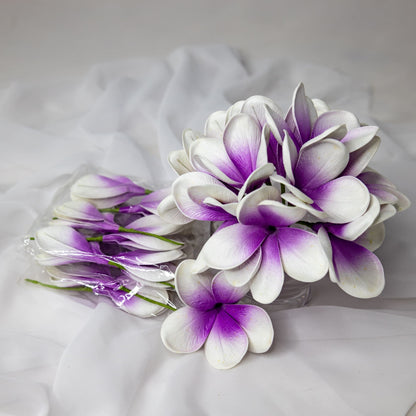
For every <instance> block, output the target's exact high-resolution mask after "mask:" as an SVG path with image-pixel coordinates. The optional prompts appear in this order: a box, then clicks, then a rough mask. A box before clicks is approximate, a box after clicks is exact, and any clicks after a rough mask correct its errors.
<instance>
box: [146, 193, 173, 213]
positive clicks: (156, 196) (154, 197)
mask: <svg viewBox="0 0 416 416" xmlns="http://www.w3.org/2000/svg"><path fill="white" fill-rule="evenodd" d="M169 195H170V187H167V188H162V189H157V190H156V191H153V192H151V193H150V194H148V195H145V196H144V197H143V198H142V200H141V201H140V205H141V206H142V207H143V208H145V209H146V210H147V211H149V212H151V213H152V214H157V207H158V206H159V204H160V203H161V202H162V201H163V200H164V199H165V198H166V197H167V196H169Z"/></svg>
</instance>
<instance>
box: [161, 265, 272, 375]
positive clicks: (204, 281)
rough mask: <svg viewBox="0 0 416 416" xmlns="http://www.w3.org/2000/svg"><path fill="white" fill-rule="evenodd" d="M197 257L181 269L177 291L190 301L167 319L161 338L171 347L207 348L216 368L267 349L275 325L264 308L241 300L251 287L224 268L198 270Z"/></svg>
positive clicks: (178, 349) (184, 349)
mask: <svg viewBox="0 0 416 416" xmlns="http://www.w3.org/2000/svg"><path fill="white" fill-rule="evenodd" d="M194 263H195V262H194V260H185V261H183V262H182V263H181V264H180V265H179V266H178V269H177V271H176V276H175V282H176V290H177V292H178V295H179V296H180V298H181V300H182V301H183V303H184V304H185V306H184V307H183V308H180V309H178V310H177V311H175V312H173V313H172V314H171V315H169V316H168V317H167V318H166V320H165V321H164V322H163V325H162V328H161V337H162V341H163V343H164V345H165V346H166V348H168V349H169V350H170V351H173V352H177V353H190V352H194V351H197V350H199V349H200V348H201V347H202V346H204V350H205V356H206V358H207V360H208V362H209V363H210V364H211V365H212V366H213V367H215V368H218V369H227V368H231V367H234V366H235V365H237V364H238V363H239V362H240V361H241V360H242V358H243V357H244V355H245V354H246V352H247V351H250V352H255V353H262V352H266V351H267V350H268V349H269V348H270V346H271V344H272V341H273V335H274V331H273V326H272V323H271V320H270V317H269V316H268V315H267V313H266V312H265V311H264V310H263V309H261V308H260V307H258V306H255V305H244V304H239V303H237V302H239V301H240V299H241V298H242V297H243V296H244V295H245V294H246V293H247V291H248V287H239V288H236V287H234V286H231V285H230V284H229V283H228V282H227V280H226V279H225V278H224V274H223V272H219V273H218V274H216V275H215V276H214V277H213V278H212V276H210V275H209V274H206V273H205V274H197V273H194V272H193V268H194Z"/></svg>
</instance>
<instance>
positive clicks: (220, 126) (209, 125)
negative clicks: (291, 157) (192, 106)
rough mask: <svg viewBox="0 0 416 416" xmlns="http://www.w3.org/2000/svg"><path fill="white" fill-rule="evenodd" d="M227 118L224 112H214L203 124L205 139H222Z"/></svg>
mask: <svg viewBox="0 0 416 416" xmlns="http://www.w3.org/2000/svg"><path fill="white" fill-rule="evenodd" d="M226 117H227V112H226V111H215V112H214V113H212V114H211V115H210V116H209V117H208V118H207V121H206V122H205V129H204V135H205V136H206V137H216V138H218V139H220V138H222V135H223V133H224V129H225V124H226V122H225V119H226Z"/></svg>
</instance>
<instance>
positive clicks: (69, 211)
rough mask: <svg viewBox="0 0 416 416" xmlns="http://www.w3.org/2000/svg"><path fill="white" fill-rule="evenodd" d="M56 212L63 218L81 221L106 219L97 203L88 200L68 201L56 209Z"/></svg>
mask: <svg viewBox="0 0 416 416" xmlns="http://www.w3.org/2000/svg"><path fill="white" fill-rule="evenodd" d="M54 214H55V215H56V216H57V217H59V218H62V219H68V220H71V219H75V220H81V221H104V220H105V217H104V216H103V214H102V213H101V212H100V211H98V209H97V208H96V207H95V205H93V204H91V203H90V202H87V201H67V202H65V203H64V204H62V205H60V206H58V207H56V208H55V209H54Z"/></svg>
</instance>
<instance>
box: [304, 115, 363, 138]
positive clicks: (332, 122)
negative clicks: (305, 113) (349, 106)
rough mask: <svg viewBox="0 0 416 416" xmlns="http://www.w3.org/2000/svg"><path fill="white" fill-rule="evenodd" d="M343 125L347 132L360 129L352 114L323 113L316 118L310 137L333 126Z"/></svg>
mask: <svg viewBox="0 0 416 416" xmlns="http://www.w3.org/2000/svg"><path fill="white" fill-rule="evenodd" d="M342 124H344V125H345V127H346V128H347V130H348V131H349V130H352V129H355V128H357V127H360V122H359V121H358V119H357V117H355V115H354V114H352V113H350V112H349V111H343V110H332V111H327V112H326V113H323V114H322V115H320V116H319V117H318V119H317V120H316V122H315V125H314V126H313V132H312V137H315V136H318V135H319V134H321V133H322V132H324V131H325V130H327V129H329V128H330V127H333V126H339V125H342Z"/></svg>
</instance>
